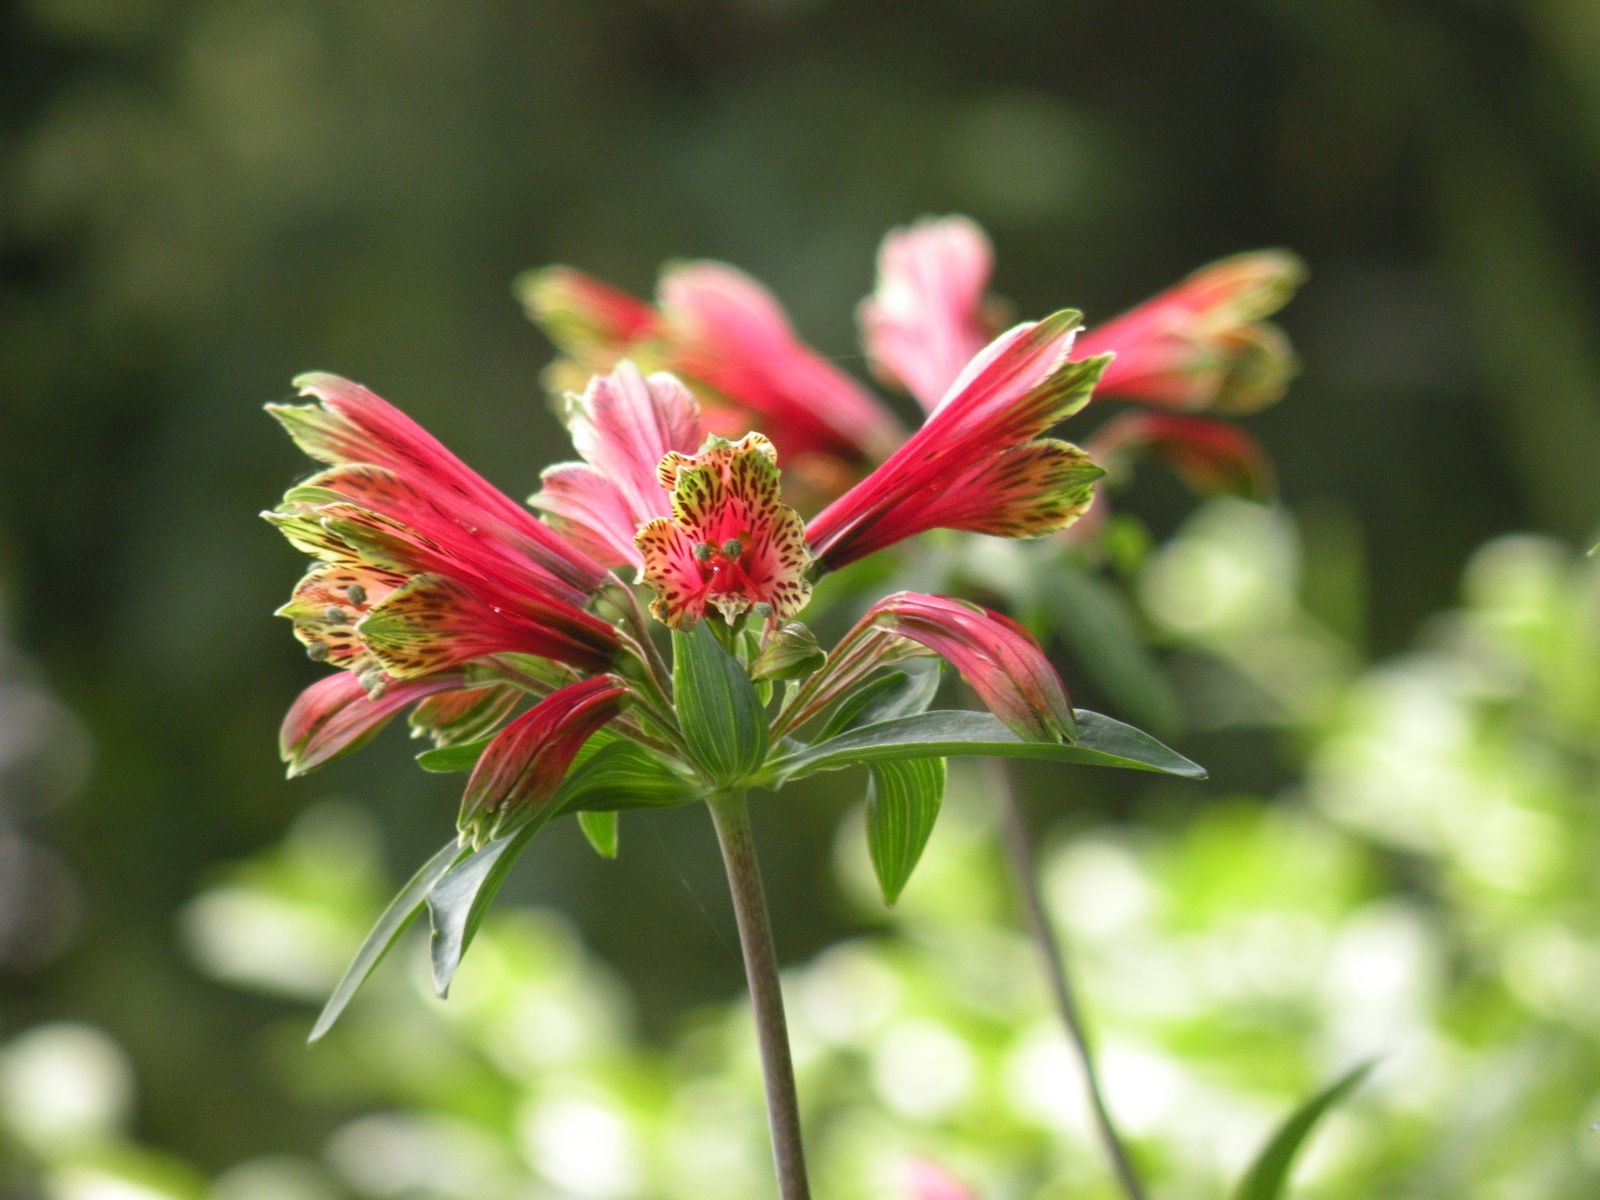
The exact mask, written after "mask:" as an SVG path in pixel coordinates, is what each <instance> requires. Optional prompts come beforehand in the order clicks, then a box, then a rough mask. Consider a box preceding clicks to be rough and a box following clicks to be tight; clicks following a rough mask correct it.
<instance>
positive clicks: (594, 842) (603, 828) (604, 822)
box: [578, 809, 617, 858]
mask: <svg viewBox="0 0 1600 1200" xmlns="http://www.w3.org/2000/svg"><path fill="white" fill-rule="evenodd" d="M578 824H579V825H580V826H581V827H582V828H583V836H584V837H586V838H588V839H589V844H590V845H591V846H593V847H594V850H595V853H596V854H598V855H599V856H600V857H601V858H615V857H616V856H617V813H616V810H615V809H607V810H605V811H595V810H590V811H588V812H581V813H579V814H578Z"/></svg>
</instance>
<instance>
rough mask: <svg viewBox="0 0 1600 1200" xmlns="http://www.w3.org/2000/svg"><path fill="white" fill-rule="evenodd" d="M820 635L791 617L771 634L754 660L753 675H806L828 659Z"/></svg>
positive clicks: (772, 677) (771, 677) (803, 676)
mask: <svg viewBox="0 0 1600 1200" xmlns="http://www.w3.org/2000/svg"><path fill="white" fill-rule="evenodd" d="M827 657H828V656H827V655H826V654H824V653H823V651H822V647H821V646H819V645H818V644H817V638H816V635H815V634H813V633H812V632H811V630H809V629H807V628H806V627H805V626H804V625H802V624H801V623H800V622H799V621H790V622H789V623H788V624H786V625H784V626H783V627H782V628H781V629H779V630H777V631H776V632H775V633H773V634H772V635H771V636H770V637H769V638H767V643H766V645H765V646H763V647H762V648H761V652H760V653H759V654H757V655H756V657H755V660H754V661H753V662H752V663H751V664H750V678H752V679H804V678H805V677H806V676H807V675H810V674H811V673H812V672H813V671H815V670H817V669H818V668H819V667H821V666H822V664H823V663H824V662H825V661H827Z"/></svg>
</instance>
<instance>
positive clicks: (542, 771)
mask: <svg viewBox="0 0 1600 1200" xmlns="http://www.w3.org/2000/svg"><path fill="white" fill-rule="evenodd" d="M627 694H628V689H627V688H626V687H625V686H623V685H622V683H621V682H620V681H619V680H617V679H616V678H615V677H613V676H610V675H601V676H597V677H596V678H594V679H585V680H582V681H580V682H578V683H570V684H568V685H567V686H566V687H563V688H560V689H558V690H557V691H554V692H552V693H551V694H550V695H549V696H547V697H545V699H543V700H541V701H540V702H539V703H538V704H536V705H534V706H533V707H532V708H531V709H529V710H528V711H527V712H525V713H523V714H522V715H521V716H520V717H518V718H517V719H516V720H515V721H512V722H511V724H509V725H507V726H506V727H505V728H504V729H502V730H501V731H500V732H499V733H498V734H496V735H495V738H494V740H493V741H492V742H490V743H489V745H488V747H487V748H486V749H485V750H484V752H483V756H482V757H481V758H479V760H478V765H477V766H476V767H474V768H473V771H472V775H471V777H470V778H469V779H468V780H467V789H466V792H465V794H464V795H463V796H462V798H461V815H460V817H459V819H458V821H457V824H458V826H459V828H460V829H461V833H462V836H463V837H464V838H466V839H468V840H470V841H471V842H473V844H475V845H479V846H481V845H483V844H485V843H486V842H490V841H493V840H494V839H495V838H496V837H498V836H499V835H500V833H501V832H502V830H503V829H504V828H505V827H506V825H507V823H508V822H511V821H521V820H525V819H532V818H535V817H537V816H539V815H540V809H541V808H543V806H544V805H546V804H547V803H548V802H549V801H550V800H551V799H552V798H553V797H554V796H555V794H556V791H557V790H558V789H559V788H560V786H561V782H562V780H563V779H565V778H566V774H567V770H568V768H569V767H571V765H572V760H573V758H574V757H576V756H577V753H578V751H579V750H580V749H582V747H583V744H584V742H586V741H588V740H589V738H590V736H591V735H592V734H593V733H594V732H595V731H596V730H597V729H599V728H600V727H601V726H602V725H604V724H605V723H606V722H607V721H609V720H611V718H612V717H614V716H616V715H617V713H618V712H620V711H621V709H622V700H623V697H624V696H626V695H627Z"/></svg>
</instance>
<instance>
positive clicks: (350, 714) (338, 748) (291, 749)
mask: <svg viewBox="0 0 1600 1200" xmlns="http://www.w3.org/2000/svg"><path fill="white" fill-rule="evenodd" d="M460 683H461V681H460V679H459V678H457V677H454V676H449V675H436V676H434V677H433V678H431V679H422V680H417V681H416V682H413V683H406V684H401V685H399V686H397V687H392V688H389V689H388V690H387V691H385V692H384V693H383V695H382V696H380V697H378V698H377V699H372V698H370V697H369V696H368V695H367V691H366V689H365V688H364V687H362V685H361V681H360V680H359V679H357V678H356V677H355V676H354V675H352V674H350V673H349V672H346V671H341V672H339V673H338V674H337V675H329V676H328V677H327V678H325V679H319V680H318V681H317V682H316V683H314V684H312V685H311V686H310V687H308V688H306V690H305V691H303V692H301V693H300V695H299V696H298V697H297V698H296V699H295V702H294V703H293V704H291V705H290V706H289V711H288V713H287V714H286V715H285V716H284V718H283V726H282V728H281V729H280V730H279V731H278V752H279V754H281V755H282V757H283V760H284V762H286V763H288V764H289V776H290V778H293V777H294V776H296V775H304V774H305V773H306V772H307V771H312V770H315V769H316V768H317V767H320V766H322V765H323V764H324V763H329V762H332V761H333V760H334V759H336V758H339V757H341V756H342V755H345V754H348V753H349V752H350V751H352V750H354V749H356V748H357V747H359V746H362V745H364V744H365V743H366V742H367V741H368V740H369V739H370V738H371V737H372V736H373V735H374V734H376V733H377V732H378V731H379V730H380V729H382V728H383V727H384V726H385V725H387V724H388V723H389V722H390V720H392V719H393V718H394V717H395V715H396V714H398V713H400V712H401V711H403V710H404V709H405V708H406V707H408V706H409V705H412V704H415V703H416V702H417V701H418V700H423V701H424V702H426V701H427V698H428V697H432V696H436V695H437V694H438V693H440V692H444V691H447V690H449V689H450V688H454V687H459V686H460Z"/></svg>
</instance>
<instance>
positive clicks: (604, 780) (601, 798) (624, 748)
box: [551, 740, 700, 815]
mask: <svg viewBox="0 0 1600 1200" xmlns="http://www.w3.org/2000/svg"><path fill="white" fill-rule="evenodd" d="M586 748H587V747H586ZM699 795H700V793H699V789H697V788H696V787H695V786H694V785H693V784H692V783H690V782H689V781H688V780H686V779H684V778H683V777H682V776H681V775H679V774H677V773H676V772H675V771H673V770H671V769H670V768H668V767H667V766H666V765H665V764H664V763H663V762H662V761H661V760H660V759H659V758H657V757H656V756H655V755H654V754H652V753H651V752H650V751H649V750H646V749H645V748H644V747H643V746H640V745H638V744H637V743H634V742H629V741H625V740H618V741H614V742H611V743H609V744H607V745H606V746H604V747H602V748H601V749H600V750H599V751H597V752H595V753H592V754H589V755H587V756H585V757H584V758H583V759H582V760H581V761H580V762H579V763H578V765H577V766H575V767H574V768H573V769H572V771H571V772H570V773H569V774H568V775H567V778H566V780H565V781H564V782H563V783H562V785H561V790H560V791H559V792H557V793H556V796H555V799H554V800H553V801H552V804H551V810H552V815H553V814H554V813H565V812H573V811H575V810H576V811H591V812H592V811H601V810H610V809H619V808H658V807H664V806H666V805H672V804H685V803H687V802H688V801H690V800H695V799H698V798H699Z"/></svg>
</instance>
